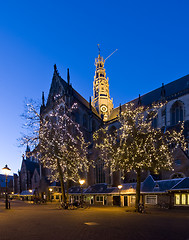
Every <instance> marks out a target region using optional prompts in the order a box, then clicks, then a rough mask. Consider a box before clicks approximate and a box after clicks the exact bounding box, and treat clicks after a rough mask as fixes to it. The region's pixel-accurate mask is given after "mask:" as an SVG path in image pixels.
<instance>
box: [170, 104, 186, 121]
mask: <svg viewBox="0 0 189 240" xmlns="http://www.w3.org/2000/svg"><path fill="white" fill-rule="evenodd" d="M170 114H171V125H175V124H177V123H178V122H179V121H183V120H184V104H183V103H182V102H181V101H177V102H175V103H174V104H173V105H172V107H171V111H170Z"/></svg>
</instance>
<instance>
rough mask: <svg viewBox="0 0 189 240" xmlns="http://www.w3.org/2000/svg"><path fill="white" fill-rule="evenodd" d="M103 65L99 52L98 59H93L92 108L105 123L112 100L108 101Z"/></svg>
mask: <svg viewBox="0 0 189 240" xmlns="http://www.w3.org/2000/svg"><path fill="white" fill-rule="evenodd" d="M104 63H105V60H104V59H103V57H101V56H100V50H99V54H98V58H96V59H95V66H96V70H95V76H94V82H93V97H92V106H93V107H94V108H95V109H96V110H97V112H98V113H99V114H100V115H101V116H102V117H103V120H104V121H107V120H108V116H109V115H110V113H111V111H112V109H113V99H110V92H109V83H108V81H109V79H108V78H106V72H105V68H104Z"/></svg>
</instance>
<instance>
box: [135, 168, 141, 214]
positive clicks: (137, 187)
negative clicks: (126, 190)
mask: <svg viewBox="0 0 189 240" xmlns="http://www.w3.org/2000/svg"><path fill="white" fill-rule="evenodd" d="M140 185H141V170H140V168H139V169H137V185H136V202H135V209H136V211H137V212H138V211H139V203H140Z"/></svg>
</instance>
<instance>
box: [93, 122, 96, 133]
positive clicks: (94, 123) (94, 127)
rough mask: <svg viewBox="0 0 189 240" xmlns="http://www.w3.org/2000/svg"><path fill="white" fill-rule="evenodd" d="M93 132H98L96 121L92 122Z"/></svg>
mask: <svg viewBox="0 0 189 240" xmlns="http://www.w3.org/2000/svg"><path fill="white" fill-rule="evenodd" d="M92 131H93V132H95V131H96V122H95V121H94V120H93V121H92Z"/></svg>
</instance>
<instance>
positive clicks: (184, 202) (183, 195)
mask: <svg viewBox="0 0 189 240" xmlns="http://www.w3.org/2000/svg"><path fill="white" fill-rule="evenodd" d="M182 205H186V194H182Z"/></svg>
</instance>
